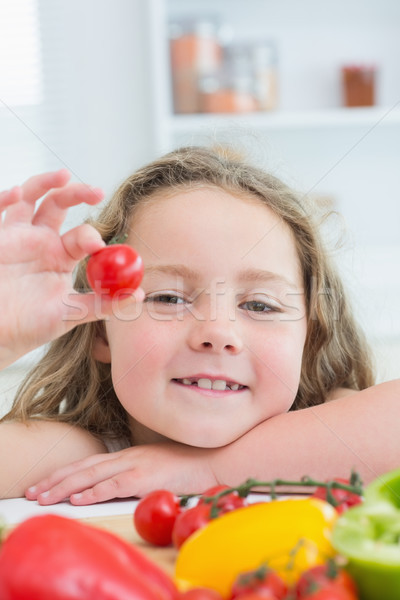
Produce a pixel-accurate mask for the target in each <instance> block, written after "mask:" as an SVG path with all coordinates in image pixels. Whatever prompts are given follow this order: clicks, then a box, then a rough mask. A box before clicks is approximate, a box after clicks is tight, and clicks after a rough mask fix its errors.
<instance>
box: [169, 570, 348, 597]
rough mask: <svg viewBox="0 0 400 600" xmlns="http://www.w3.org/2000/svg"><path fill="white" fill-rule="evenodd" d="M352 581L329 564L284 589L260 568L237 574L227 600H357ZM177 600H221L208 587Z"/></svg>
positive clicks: (276, 578) (276, 577) (274, 576)
mask: <svg viewBox="0 0 400 600" xmlns="http://www.w3.org/2000/svg"><path fill="white" fill-rule="evenodd" d="M357 599H358V595H357V589H356V586H355V584H354V581H353V579H352V578H351V577H350V575H349V574H348V573H347V572H346V571H345V570H344V569H342V568H339V567H338V566H336V565H335V564H334V563H332V562H327V563H325V564H322V565H318V566H316V567H312V568H310V569H308V570H307V571H304V573H303V574H302V575H301V577H300V578H299V580H298V581H297V583H296V584H295V585H294V586H293V587H292V588H288V586H287V585H286V583H285V582H284V581H283V579H282V578H281V577H280V576H279V575H278V574H277V573H275V571H273V570H271V569H269V568H268V567H267V566H266V565H262V566H261V567H259V568H258V569H255V570H254V571H248V572H245V573H241V574H240V575H239V577H238V578H237V579H236V581H234V583H233V585H232V588H231V594H230V597H229V600H357ZM180 600H222V596H221V595H220V594H219V592H217V591H215V590H212V589H208V588H192V589H190V590H188V591H187V592H184V593H183V594H181V595H180Z"/></svg>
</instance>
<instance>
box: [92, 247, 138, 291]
mask: <svg viewBox="0 0 400 600" xmlns="http://www.w3.org/2000/svg"><path fill="white" fill-rule="evenodd" d="M143 273H144V268H143V261H142V258H141V256H140V255H139V254H138V253H137V252H136V250H134V249H133V248H132V247H131V246H128V245H127V244H110V246H106V247H105V248H102V249H101V250H99V251H98V252H95V253H94V254H92V255H91V257H90V258H89V260H88V263H87V266H86V275H87V279H88V282H89V285H90V287H91V288H92V289H93V290H94V291H97V290H99V291H100V292H103V293H104V292H105V293H107V294H108V295H109V296H111V297H112V296H114V295H115V294H116V293H117V292H120V291H122V290H129V291H133V290H136V288H138V287H139V285H140V282H141V281H142V278H143Z"/></svg>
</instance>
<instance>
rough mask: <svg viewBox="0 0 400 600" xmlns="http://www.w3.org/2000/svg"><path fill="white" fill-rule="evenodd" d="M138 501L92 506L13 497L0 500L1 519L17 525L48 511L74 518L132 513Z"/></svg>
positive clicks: (125, 500) (7, 523) (103, 503)
mask: <svg viewBox="0 0 400 600" xmlns="http://www.w3.org/2000/svg"><path fill="white" fill-rule="evenodd" d="M137 503H138V500H134V499H132V498H127V499H123V500H110V501H109V502H101V503H99V504H91V505H90V506H73V505H72V504H70V503H69V502H59V503H58V504H52V505H50V506H41V505H40V504H38V503H37V502H36V501H33V500H26V498H12V499H7V500H0V521H1V522H4V523H5V524H6V525H15V524H17V523H20V522H21V521H23V520H24V519H27V518H28V517H33V516H35V515H44V514H48V513H52V514H57V515H62V516H64V517H72V518H74V519H85V518H90V517H108V516H112V515H132V514H133V512H134V509H135V506H136V504H137Z"/></svg>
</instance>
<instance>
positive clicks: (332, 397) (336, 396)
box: [325, 387, 358, 402]
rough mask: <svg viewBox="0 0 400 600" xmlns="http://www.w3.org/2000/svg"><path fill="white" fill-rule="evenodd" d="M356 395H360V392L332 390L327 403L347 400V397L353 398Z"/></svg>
mask: <svg viewBox="0 0 400 600" xmlns="http://www.w3.org/2000/svg"><path fill="white" fill-rule="evenodd" d="M354 394H358V390H351V389H350V388H344V387H339V388H336V389H334V390H332V391H331V392H330V393H329V394H328V396H327V397H326V400H325V402H330V401H331V400H338V399H339V398H345V397H346V396H353V395H354Z"/></svg>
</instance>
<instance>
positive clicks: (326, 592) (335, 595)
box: [303, 584, 358, 600]
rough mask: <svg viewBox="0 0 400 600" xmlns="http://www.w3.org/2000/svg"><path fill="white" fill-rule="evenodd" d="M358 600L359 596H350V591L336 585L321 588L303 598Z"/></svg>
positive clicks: (313, 599)
mask: <svg viewBox="0 0 400 600" xmlns="http://www.w3.org/2000/svg"><path fill="white" fill-rule="evenodd" d="M357 598H358V597H357V596H354V595H353V594H350V592H349V591H348V590H346V589H344V588H342V587H340V586H339V585H335V584H331V585H328V586H327V587H321V588H319V589H317V590H316V591H314V592H310V593H309V594H307V595H306V596H303V600H357Z"/></svg>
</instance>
